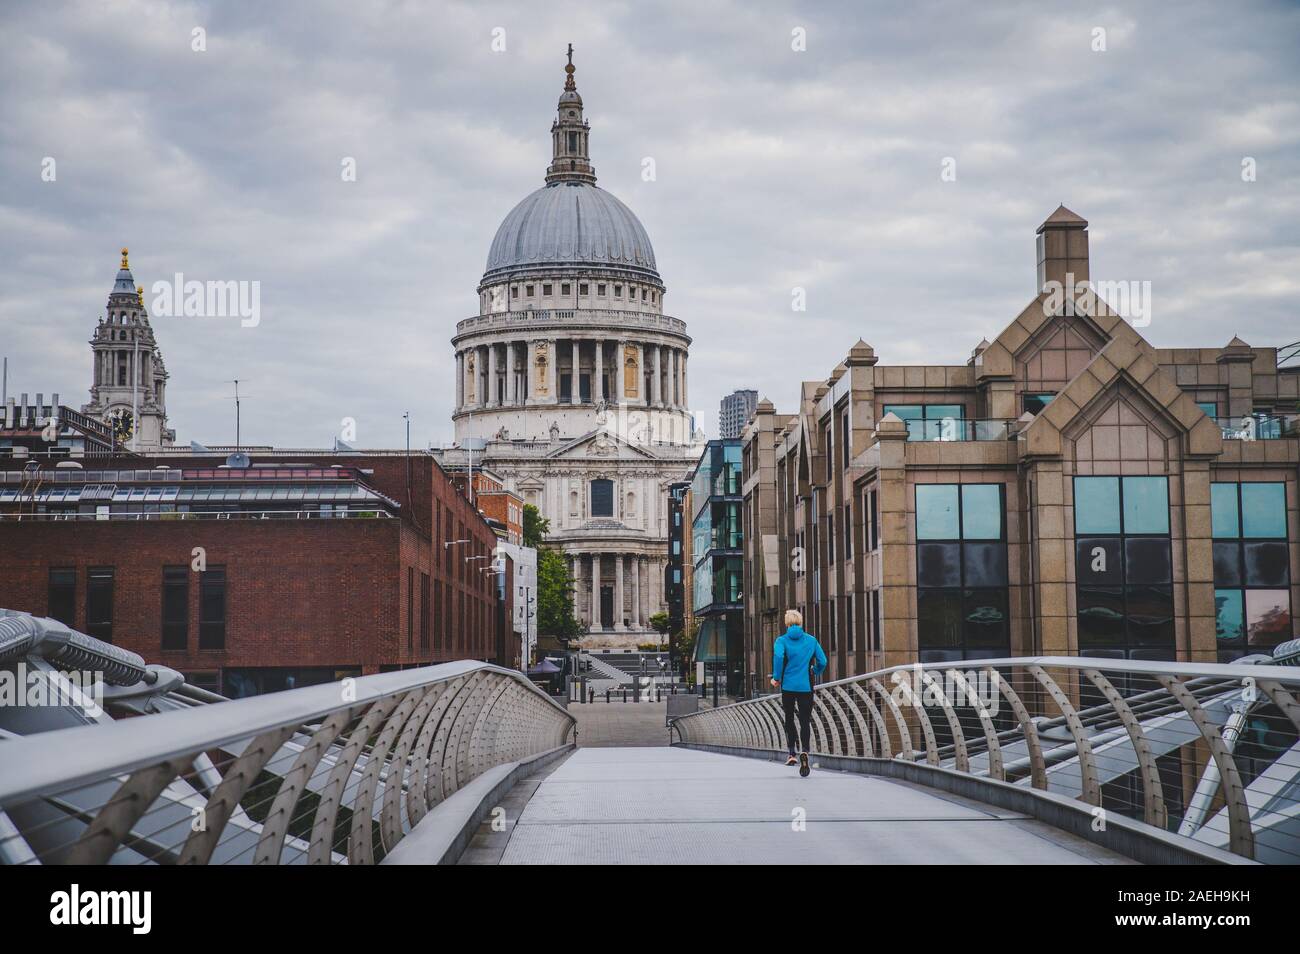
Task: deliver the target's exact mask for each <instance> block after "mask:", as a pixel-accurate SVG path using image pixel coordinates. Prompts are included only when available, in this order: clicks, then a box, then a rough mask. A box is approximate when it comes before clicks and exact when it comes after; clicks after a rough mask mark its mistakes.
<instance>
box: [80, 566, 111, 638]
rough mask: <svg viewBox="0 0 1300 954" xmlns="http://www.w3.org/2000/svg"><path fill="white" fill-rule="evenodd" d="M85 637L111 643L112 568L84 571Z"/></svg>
mask: <svg viewBox="0 0 1300 954" xmlns="http://www.w3.org/2000/svg"><path fill="white" fill-rule="evenodd" d="M86 635H88V636H94V637H95V638H96V639H102V640H104V642H106V643H111V642H112V641H113V568H112V567H111V566H98V567H90V568H89V569H88V570H86Z"/></svg>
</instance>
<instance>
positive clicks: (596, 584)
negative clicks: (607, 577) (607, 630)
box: [589, 553, 601, 629]
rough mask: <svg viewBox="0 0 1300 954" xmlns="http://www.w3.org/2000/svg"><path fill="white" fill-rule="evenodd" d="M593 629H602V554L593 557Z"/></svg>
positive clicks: (591, 624)
mask: <svg viewBox="0 0 1300 954" xmlns="http://www.w3.org/2000/svg"><path fill="white" fill-rule="evenodd" d="M589 625H590V626H591V628H592V629H600V628H601V626H600V554H599V553H593V554H592V555H591V621H590V623H589Z"/></svg>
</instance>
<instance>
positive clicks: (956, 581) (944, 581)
mask: <svg viewBox="0 0 1300 954" xmlns="http://www.w3.org/2000/svg"><path fill="white" fill-rule="evenodd" d="M916 582H917V585H918V586H951V587H957V586H961V547H960V544H957V543H918V544H917V545H916Z"/></svg>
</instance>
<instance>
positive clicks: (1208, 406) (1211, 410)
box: [1196, 401, 1219, 420]
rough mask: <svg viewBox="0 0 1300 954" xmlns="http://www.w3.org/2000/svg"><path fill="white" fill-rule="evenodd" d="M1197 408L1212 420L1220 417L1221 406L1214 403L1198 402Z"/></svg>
mask: <svg viewBox="0 0 1300 954" xmlns="http://www.w3.org/2000/svg"><path fill="white" fill-rule="evenodd" d="M1196 406H1197V407H1199V408H1200V409H1201V412H1202V413H1203V414H1204V415H1205V416H1206V417H1208V418H1209V419H1210V420H1214V419H1215V418H1216V417H1218V416H1219V406H1218V405H1217V404H1216V403H1214V402H1213V401H1197V402H1196Z"/></svg>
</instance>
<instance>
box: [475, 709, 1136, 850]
mask: <svg viewBox="0 0 1300 954" xmlns="http://www.w3.org/2000/svg"><path fill="white" fill-rule="evenodd" d="M643 705H646V707H647V708H648V704H643ZM584 708H586V709H594V708H595V707H592V706H574V707H572V709H571V710H570V711H575V710H577V709H584ZM601 708H606V707H603V706H602V707H601ZM607 708H608V709H611V710H613V709H615V708H616V707H615V706H609V707H607ZM617 708H622V707H621V706H620V707H617ZM657 708H659V710H660V711H661V712H662V706H660V707H657ZM611 714H612V713H611ZM661 719H662V716H661ZM533 785H535V791H533V792H532V797H531V798H529V799H528V801H527V803H526V805H525V806H524V808H523V811H522V813H520V814H519V815H518V816H516V818H515V819H512V821H515V824H513V825H512V827H511V831H510V835H509V842H508V843H507V844H506V846H505V850H504V852H503V853H502V854H501V855H500V858H501V863H502V864H619V863H627V864H755V863H757V864H763V863H772V864H868V863H880V864H1128V863H1131V862H1129V861H1128V859H1126V858H1124V857H1122V856H1120V855H1117V854H1114V853H1113V852H1109V851H1106V850H1104V849H1099V848H1097V847H1095V846H1093V845H1091V844H1089V843H1088V842H1086V841H1084V840H1082V839H1080V838H1077V837H1075V836H1072V835H1068V834H1065V833H1064V832H1061V831H1059V830H1057V829H1055V828H1052V827H1050V826H1048V825H1045V824H1043V823H1041V822H1038V821H1036V820H1034V819H1031V818H1028V817H1026V816H1024V815H1020V814H1017V813H1015V812H1008V811H1003V810H1001V809H997V808H993V807H990V806H988V805H983V804H981V803H978V802H974V801H970V800H968V799H963V798H958V797H955V796H951V795H946V794H942V793H938V792H935V791H934V790H932V789H927V788H923V787H919V786H913V785H909V784H906V783H901V782H895V781H889V780H886V779H879V778H870V777H864V776H860V775H849V774H841V773H838V772H830V771H820V770H814V771H813V774H812V775H811V776H810V777H809V778H807V779H801V778H799V776H798V772H797V770H796V769H793V768H787V767H786V766H785V765H783V764H781V763H779V762H764V761H759V760H757V759H748V758H741V757H739V756H731V755H715V754H713V753H709V752H699V751H694V750H690V749H683V748H668V747H658V748H650V747H641V748H627V747H620V748H580V749H578V750H577V751H576V752H574V754H573V755H572V756H570V757H569V759H568V760H567V761H565V762H564V763H563V764H562V765H560V766H559V767H558V768H556V769H555V770H554V771H553V772H552V773H550V774H549V775H548V776H547V777H546V778H545V779H544V780H543V781H541V783H540V784H536V782H535V781H534V782H533ZM516 804H518V802H516ZM516 819H517V820H516Z"/></svg>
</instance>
